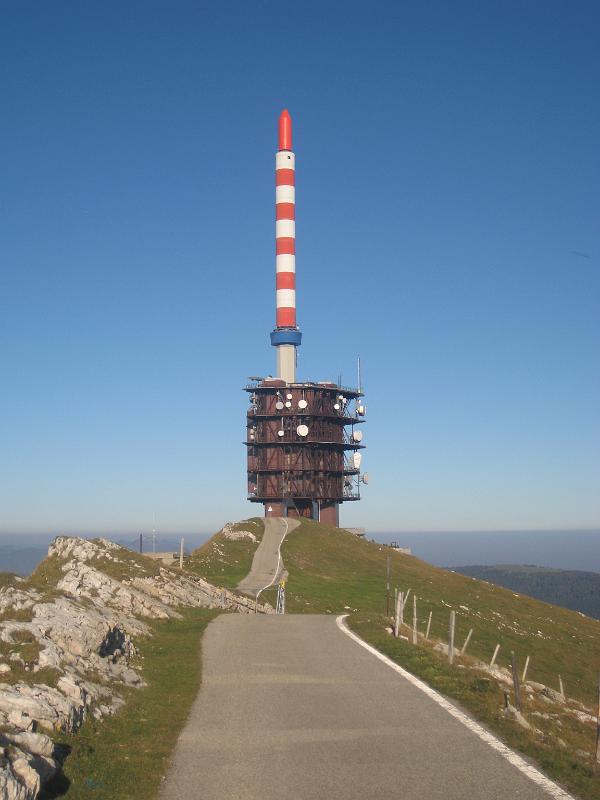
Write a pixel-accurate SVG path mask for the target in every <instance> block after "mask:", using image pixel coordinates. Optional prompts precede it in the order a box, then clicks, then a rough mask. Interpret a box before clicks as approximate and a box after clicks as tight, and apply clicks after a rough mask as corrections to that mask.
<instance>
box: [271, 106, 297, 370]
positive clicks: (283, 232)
mask: <svg viewBox="0 0 600 800" xmlns="http://www.w3.org/2000/svg"><path fill="white" fill-rule="evenodd" d="M295 162H296V156H295V155H294V152H293V150H292V118H291V117H290V115H289V112H288V111H287V109H286V110H284V111H282V112H281V115H280V117H279V149H278V150H277V153H276V154H275V253H276V255H275V272H276V291H275V296H276V300H275V303H276V309H277V310H276V320H275V329H274V330H273V332H272V333H271V344H272V345H273V346H274V347H275V348H276V351H277V377H278V378H280V379H281V380H283V381H285V382H286V383H295V382H296V348H297V347H299V346H300V342H301V340H302V334H301V333H300V330H299V329H298V326H297V325H296V188H295V172H296V163H295Z"/></svg>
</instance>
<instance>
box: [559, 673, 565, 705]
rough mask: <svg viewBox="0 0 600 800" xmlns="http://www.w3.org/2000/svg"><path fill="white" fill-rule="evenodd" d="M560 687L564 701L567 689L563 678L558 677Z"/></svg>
mask: <svg viewBox="0 0 600 800" xmlns="http://www.w3.org/2000/svg"><path fill="white" fill-rule="evenodd" d="M558 686H559V689H560V696H561V697H562V699H563V700H564V699H565V687H564V686H563V682H562V678H561V677H560V675H559V676H558Z"/></svg>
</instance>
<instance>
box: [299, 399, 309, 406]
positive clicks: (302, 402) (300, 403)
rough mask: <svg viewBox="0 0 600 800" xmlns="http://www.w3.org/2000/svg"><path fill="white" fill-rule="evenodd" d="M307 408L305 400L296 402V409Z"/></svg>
mask: <svg viewBox="0 0 600 800" xmlns="http://www.w3.org/2000/svg"><path fill="white" fill-rule="evenodd" d="M307 406H308V403H307V402H306V400H298V408H306V407H307Z"/></svg>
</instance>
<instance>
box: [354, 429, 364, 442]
mask: <svg viewBox="0 0 600 800" xmlns="http://www.w3.org/2000/svg"><path fill="white" fill-rule="evenodd" d="M352 438H353V439H354V441H355V442H360V441H362V431H352Z"/></svg>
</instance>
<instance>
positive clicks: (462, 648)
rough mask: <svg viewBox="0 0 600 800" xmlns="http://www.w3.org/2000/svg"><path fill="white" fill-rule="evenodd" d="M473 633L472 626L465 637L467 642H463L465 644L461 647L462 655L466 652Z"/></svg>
mask: <svg viewBox="0 0 600 800" xmlns="http://www.w3.org/2000/svg"><path fill="white" fill-rule="evenodd" d="M472 635H473V628H471V629H470V630H469V632H468V633H467V638H466V639H465V643H464V644H463V646H462V647H461V648H460V654H461V656H464V654H465V651H466V649H467V647H468V646H469V642H470V641H471V636H472Z"/></svg>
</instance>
